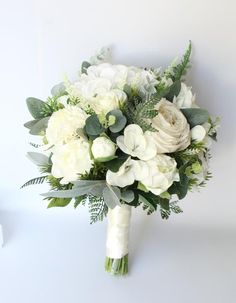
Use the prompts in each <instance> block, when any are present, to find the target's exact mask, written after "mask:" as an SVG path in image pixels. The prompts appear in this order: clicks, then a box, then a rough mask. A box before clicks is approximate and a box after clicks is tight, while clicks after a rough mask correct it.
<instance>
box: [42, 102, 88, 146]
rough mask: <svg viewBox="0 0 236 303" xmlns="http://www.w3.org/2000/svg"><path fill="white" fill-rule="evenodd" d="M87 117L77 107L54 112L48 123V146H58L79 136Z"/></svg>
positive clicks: (68, 106) (67, 107)
mask: <svg viewBox="0 0 236 303" xmlns="http://www.w3.org/2000/svg"><path fill="white" fill-rule="evenodd" d="M87 117H88V115H87V114H86V113H85V112H84V111H83V110H82V109H81V108H79V107H78V106H72V105H67V106H66V107H65V108H63V109H59V110H58V111H56V112H54V113H53V114H52V116H51V117H50V119H49V121H48V127H47V129H46V138H47V141H48V144H49V145H51V146H52V145H58V144H63V143H67V142H69V141H71V140H74V139H75V138H76V137H77V136H78V131H79V130H80V132H79V134H80V135H83V132H82V130H81V129H82V128H83V127H84V126H85V120H86V119H87Z"/></svg>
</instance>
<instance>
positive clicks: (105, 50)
mask: <svg viewBox="0 0 236 303" xmlns="http://www.w3.org/2000/svg"><path fill="white" fill-rule="evenodd" d="M110 55H111V50H110V48H109V47H102V48H101V49H100V50H98V51H97V52H96V53H95V54H94V55H93V56H92V57H91V58H90V60H89V62H90V63H91V64H99V63H102V62H105V61H108V60H109V58H110Z"/></svg>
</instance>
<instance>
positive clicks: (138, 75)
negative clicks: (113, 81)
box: [126, 66, 158, 94]
mask: <svg viewBox="0 0 236 303" xmlns="http://www.w3.org/2000/svg"><path fill="white" fill-rule="evenodd" d="M126 83H127V84H128V85H129V86H131V87H132V88H133V89H134V90H138V91H141V92H143V93H149V94H150V93H155V92H156V89H155V85H156V84H157V83H158V81H157V80H156V78H155V75H154V74H153V73H151V72H149V71H147V70H144V69H142V68H138V67H135V66H130V67H128V75H127V82H126Z"/></svg>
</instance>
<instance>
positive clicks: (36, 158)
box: [27, 152, 50, 166]
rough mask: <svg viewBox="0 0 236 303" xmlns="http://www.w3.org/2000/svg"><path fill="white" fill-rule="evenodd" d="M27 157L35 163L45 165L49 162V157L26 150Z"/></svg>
mask: <svg viewBox="0 0 236 303" xmlns="http://www.w3.org/2000/svg"><path fill="white" fill-rule="evenodd" d="M27 157H28V158H29V159H30V160H31V161H32V162H33V163H34V164H36V165H39V166H46V165H48V164H50V159H49V158H48V157H47V156H45V155H44V154H41V153H36V152H28V153H27Z"/></svg>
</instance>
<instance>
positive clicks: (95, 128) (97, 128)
mask: <svg viewBox="0 0 236 303" xmlns="http://www.w3.org/2000/svg"><path fill="white" fill-rule="evenodd" d="M85 131H86V133H87V134H88V135H91V136H98V135H100V134H101V133H103V132H104V131H105V128H104V127H103V126H102V124H101V123H100V122H99V119H98V116H97V115H91V116H90V117H88V118H87V119H86V122H85Z"/></svg>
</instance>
